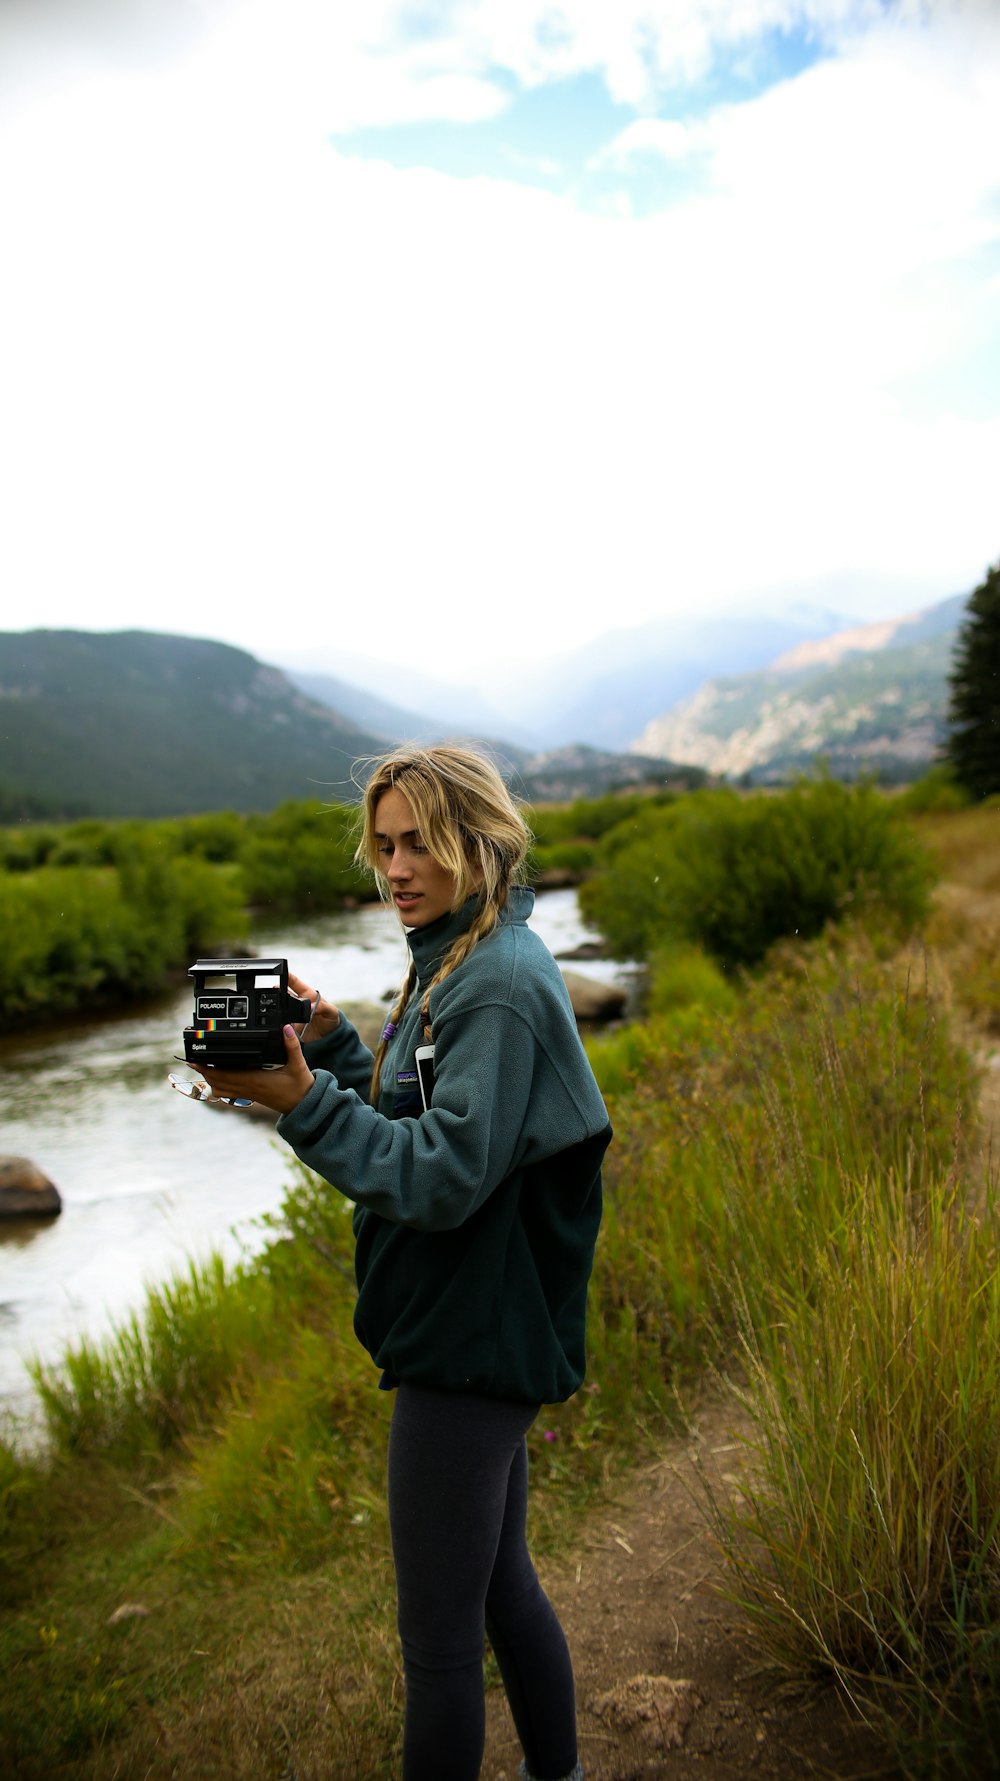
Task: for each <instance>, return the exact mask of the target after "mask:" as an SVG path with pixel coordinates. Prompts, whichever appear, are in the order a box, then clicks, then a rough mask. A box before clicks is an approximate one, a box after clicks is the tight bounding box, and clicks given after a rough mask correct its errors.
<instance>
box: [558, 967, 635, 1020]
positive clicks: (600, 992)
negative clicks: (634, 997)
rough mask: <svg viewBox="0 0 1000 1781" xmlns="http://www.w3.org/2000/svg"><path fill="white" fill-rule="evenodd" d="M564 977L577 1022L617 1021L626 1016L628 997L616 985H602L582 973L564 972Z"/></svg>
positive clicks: (597, 980)
mask: <svg viewBox="0 0 1000 1781" xmlns="http://www.w3.org/2000/svg"><path fill="white" fill-rule="evenodd" d="M562 975H563V982H564V983H565V985H566V988H567V989H568V990H569V999H570V1001H571V1002H572V1004H573V1013H574V1014H575V1015H576V1018H577V1020H617V1019H618V1018H619V1016H620V1015H622V1014H624V1012H625V1004H626V1002H627V1000H628V997H627V995H626V993H625V991H624V990H623V989H620V988H619V986H618V985H617V984H616V983H601V982H600V981H599V979H598V978H596V977H585V976H584V975H583V973H582V971H564V972H563V974H562Z"/></svg>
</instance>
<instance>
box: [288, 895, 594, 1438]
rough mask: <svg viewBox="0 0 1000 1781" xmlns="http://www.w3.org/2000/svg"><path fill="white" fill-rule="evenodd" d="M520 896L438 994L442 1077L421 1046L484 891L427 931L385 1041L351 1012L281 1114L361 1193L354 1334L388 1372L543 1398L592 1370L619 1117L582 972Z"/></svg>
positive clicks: (311, 1152) (309, 1050)
mask: <svg viewBox="0 0 1000 1781" xmlns="http://www.w3.org/2000/svg"><path fill="white" fill-rule="evenodd" d="M533 905H534V893H533V892H531V891H524V890H515V891H512V893H511V896H510V899H509V902H508V906H507V908H506V909H505V910H504V913H503V917H502V920H501V923H500V925H499V926H498V927H497V928H496V929H495V930H494V932H493V933H492V934H490V935H489V936H488V938H487V939H485V940H482V941H480V942H479V944H478V945H477V946H476V947H475V948H474V949H473V951H472V952H471V954H470V955H469V957H468V958H467V959H466V960H465V961H464V963H463V964H461V965H460V966H459V967H458V969H457V970H456V971H454V972H452V974H451V975H450V976H449V977H447V978H446V979H445V981H444V982H443V983H442V984H440V985H439V986H438V987H437V988H436V989H435V990H434V991H432V994H431V1003H430V1015H431V1024H432V1031H433V1041H434V1088H433V1095H432V1098H431V1104H430V1106H429V1108H428V1110H427V1111H426V1112H424V1111H423V1110H422V1108H421V1103H420V1097H419V1089H418V1087H417V1084H416V1066H415V1061H414V1052H415V1049H416V1047H417V1046H418V1045H420V1044H422V1043H423V1042H424V1041H423V1033H422V1028H421V1021H420V1000H421V992H422V990H423V988H424V987H426V984H427V983H428V982H429V981H430V980H431V978H432V977H433V976H434V973H435V971H436V970H437V968H438V965H439V964H440V961H441V959H442V958H443V956H444V954H445V953H446V952H447V950H448V947H449V946H450V945H451V943H452V941H453V940H454V939H455V938H456V936H457V935H458V934H459V933H461V932H463V931H464V930H465V928H466V927H467V926H468V924H469V922H470V921H471V920H472V918H473V915H474V912H475V903H474V901H473V902H470V903H468V904H466V905H465V907H464V908H463V909H462V910H460V911H459V912H458V913H457V914H454V915H446V916H442V917H440V918H439V920H437V921H435V922H432V923H430V924H429V925H428V926H427V927H426V928H422V929H416V930H414V931H413V932H411V934H410V935H409V944H410V951H411V953H412V956H413V959H414V962H415V964H416V968H417V975H418V984H419V986H420V988H419V989H418V991H417V992H416V993H415V994H414V995H413V996H411V998H410V1002H409V1004H408V1006H407V1008H406V1009H405V1011H404V1014H403V1017H402V1019H401V1021H400V1023H399V1027H398V1030H397V1031H396V1033H395V1035H394V1037H393V1038H392V1040H391V1043H390V1045H389V1047H388V1051H387V1053H386V1057H385V1061H384V1064H383V1069H382V1084H381V1090H380V1094H379V1102H378V1108H377V1109H376V1108H374V1107H372V1106H370V1105H369V1104H368V1087H369V1082H370V1078H371V1071H372V1056H371V1053H370V1052H369V1051H368V1049H367V1047H366V1046H364V1045H363V1044H362V1042H361V1040H360V1038H359V1037H358V1035H357V1033H356V1032H355V1030H354V1028H353V1027H352V1026H351V1025H350V1023H349V1022H348V1021H346V1020H345V1019H344V1018H343V1016H342V1017H341V1021H340V1025H339V1026H338V1027H337V1028H336V1029H335V1030H334V1031H333V1032H332V1033H331V1034H329V1035H328V1036H327V1037H326V1038H325V1039H323V1040H319V1041H317V1042H316V1043H315V1044H310V1045H306V1046H305V1047H304V1051H305V1055H306V1058H307V1061H308V1063H309V1066H310V1068H311V1069H312V1070H313V1072H314V1074H315V1077H316V1080H315V1082H314V1084H313V1086H312V1088H311V1089H310V1090H309V1092H308V1094H307V1095H306V1096H305V1098H304V1099H303V1100H302V1101H301V1102H300V1103H299V1105H298V1106H297V1107H296V1108H295V1109H294V1110H293V1111H292V1112H291V1113H287V1114H285V1115H284V1116H283V1117H282V1118H281V1119H280V1120H279V1122H278V1131H279V1133H280V1135H281V1137H282V1138H284V1139H285V1141H286V1142H287V1143H288V1144H289V1145H291V1148H292V1149H293V1150H294V1152H295V1154H296V1156H297V1157H299V1158H300V1159H301V1161H302V1162H303V1163H305V1164H306V1165H307V1167H309V1168H310V1169H313V1170H315V1171H316V1172H317V1173H318V1174H319V1175H321V1176H322V1177H323V1178H324V1180H326V1181H329V1182H330V1183H331V1184H332V1185H333V1186H334V1187H336V1188H337V1189H338V1190H339V1191H340V1192H341V1193H343V1194H345V1195H346V1196H347V1197H348V1198H349V1199H351V1200H353V1201H354V1202H355V1213H354V1231H355V1237H356V1253H355V1271H356V1275H357V1283H358V1302H357V1308H356V1312H355V1319H354V1324H355V1329H356V1331H357V1334H358V1336H359V1338H360V1340H361V1342H362V1343H363V1344H364V1346H365V1347H366V1348H367V1349H368V1351H369V1353H370V1354H371V1355H372V1357H373V1359H374V1360H375V1361H376V1363H377V1364H378V1365H379V1366H380V1367H382V1368H383V1369H384V1372H385V1374H386V1376H387V1382H389V1383H394V1382H396V1381H398V1380H400V1379H405V1380H407V1381H409V1382H410V1383H412V1384H416V1385H426V1386H433V1387H435V1388H437V1389H439V1390H445V1391H470V1392H477V1393H481V1394H484V1395H486V1396H489V1397H502V1398H510V1399H516V1400H522V1401H525V1402H528V1403H555V1402H559V1401H561V1400H562V1399H564V1398H568V1397H570V1396H571V1395H572V1393H573V1392H574V1391H576V1389H577V1387H578V1386H579V1385H580V1382H581V1380H582V1379H583V1374H584V1322H585V1313H586V1298H587V1282H588V1279H589V1276H590V1271H591V1268H592V1265H593V1257H594V1245H595V1242H596V1239H597V1231H598V1226H599V1224H600V1220H601V1173H600V1170H601V1159H602V1157H603V1155H604V1152H605V1150H606V1148H607V1145H608V1143H609V1141H610V1138H611V1128H610V1125H609V1124H608V1116H607V1112H606V1109H605V1107H604V1103H603V1101H602V1099H601V1096H600V1093H599V1090H598V1088H597V1084H596V1082H595V1081H594V1077H593V1073H592V1071H591V1069H590V1065H589V1063H588V1062H587V1057H586V1053H585V1052H584V1049H583V1046H582V1044H581V1043H580V1038H579V1035H578V1033H577V1030H576V1022H575V1020H574V1017H573V1011H572V1008H571V1006H570V1001H569V996H568V994H567V991H566V986H565V984H564V983H563V980H562V976H561V974H560V972H559V969H558V967H557V965H556V963H555V960H554V959H553V958H552V956H551V954H550V953H549V951H548V949H547V947H546V946H545V944H544V942H543V941H541V940H540V939H539V938H538V935H537V934H535V933H534V932H533V931H532V929H530V928H529V927H528V926H527V925H526V923H527V918H528V916H529V915H530V913H531V910H532V907H533Z"/></svg>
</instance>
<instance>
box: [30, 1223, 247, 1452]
mask: <svg viewBox="0 0 1000 1781" xmlns="http://www.w3.org/2000/svg"><path fill="white" fill-rule="evenodd" d="M276 1323H277V1310H276V1307H275V1304H274V1294H273V1291H272V1289H271V1285H270V1282H269V1280H268V1278H267V1276H266V1275H264V1274H261V1273H258V1272H257V1271H255V1270H253V1269H247V1268H239V1269H237V1270H235V1272H233V1273H232V1274H230V1273H228V1272H227V1270H226V1267H225V1264H224V1263H223V1261H222V1259H221V1258H220V1257H219V1256H212V1257H211V1258H210V1259H209V1260H208V1261H207V1262H206V1263H204V1264H203V1265H200V1266H197V1265H195V1264H192V1265H191V1267H190V1269H189V1271H188V1273H187V1274H186V1275H182V1276H180V1277H178V1278H177V1279H175V1280H173V1281H170V1282H168V1283H167V1284H166V1285H165V1286H160V1287H156V1288H154V1289H152V1290H151V1291H150V1292H149V1293H148V1294H147V1298H146V1303H145V1306H144V1308H143V1310H142V1312H141V1313H138V1314H136V1315H134V1316H132V1317H131V1318H129V1319H128V1320H127V1321H126V1322H125V1323H124V1324H123V1325H122V1326H121V1327H120V1328H119V1329H118V1330H117V1331H116V1332H115V1334H114V1336H113V1337H112V1338H111V1339H110V1340H109V1341H107V1342H104V1343H93V1342H82V1343H81V1344H80V1345H79V1346H78V1347H76V1348H73V1349H71V1350H70V1351H69V1352H68V1353H67V1355H66V1356H65V1358H64V1360H63V1362H62V1364H61V1365H60V1366H58V1367H52V1366H36V1367H35V1368H34V1369H33V1377H34V1380H35V1384H36V1386H37V1388H38V1392H39V1396H40V1399H41V1404H42V1409H43V1412H44V1415H45V1424H46V1428H47V1431H48V1434H49V1437H50V1439H51V1441H52V1443H53V1447H54V1449H55V1451H57V1452H60V1453H63V1454H73V1453H82V1454H91V1455H93V1454H101V1453H104V1454H111V1453H113V1454H114V1455H115V1456H116V1458H117V1459H118V1460H119V1461H120V1460H121V1459H123V1458H124V1457H126V1456H127V1457H129V1458H138V1457H140V1456H142V1455H147V1456H148V1455H150V1454H153V1453H156V1452H161V1451H164V1450H166V1449H168V1448H170V1447H172V1446H174V1445H175V1444H176V1443H177V1442H178V1441H179V1440H180V1439H182V1438H185V1437H188V1436H190V1435H191V1434H192V1433H193V1432H194V1431H195V1430H197V1429H199V1428H201V1427H202V1426H203V1425H204V1424H205V1422H206V1421H207V1420H208V1419H209V1418H210V1417H211V1415H212V1413H213V1412H214V1411H215V1409H216V1407H217V1406H218V1404H219V1403H220V1401H221V1400H222V1398H223V1397H224V1396H225V1395H226V1394H227V1393H228V1392H230V1390H231V1389H232V1387H233V1384H234V1382H235V1381H238V1380H239V1378H240V1376H241V1374H242V1372H243V1370H244V1369H245V1368H247V1367H252V1366H253V1364H254V1363H259V1362H260V1360H261V1359H262V1358H263V1357H264V1356H266V1355H267V1354H268V1353H269V1352H270V1349H271V1346H272V1344H273V1341H274V1332H275V1328H276Z"/></svg>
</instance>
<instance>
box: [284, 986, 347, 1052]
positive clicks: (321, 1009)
mask: <svg viewBox="0 0 1000 1781" xmlns="http://www.w3.org/2000/svg"><path fill="white" fill-rule="evenodd" d="M288 987H289V989H290V990H291V992H292V994H293V995H295V996H299V997H300V998H301V1000H302V1001H303V1002H313V1003H315V1006H314V1008H313V1011H312V1016H311V1018H310V1019H309V1020H308V1021H306V1022H305V1023H304V1024H303V1023H301V1022H299V1023H296V1025H295V1031H296V1033H297V1034H298V1036H299V1039H300V1040H304V1041H305V1043H306V1044H309V1043H310V1041H312V1040H314V1039H325V1038H326V1036H327V1034H328V1033H332V1032H333V1030H334V1028H335V1027H339V1025H340V1010H339V1008H335V1007H334V1005H333V1003H332V1002H328V1001H326V1000H325V998H324V997H323V996H321V995H320V993H319V991H318V990H316V989H310V987H309V985H308V983H305V982H304V981H303V979H302V978H301V977H296V975H295V972H294V971H289V973H288Z"/></svg>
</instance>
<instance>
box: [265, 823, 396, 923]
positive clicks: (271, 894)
mask: <svg viewBox="0 0 1000 1781" xmlns="http://www.w3.org/2000/svg"><path fill="white" fill-rule="evenodd" d="M357 820H358V819H357V812H356V811H354V810H348V809H347V808H346V807H345V806H342V805H335V804H334V805H331V804H321V803H320V802H319V801H317V802H315V803H308V804H306V803H288V804H282V805H280V806H279V808H278V809H277V810H274V811H272V812H271V814H270V815H269V816H266V817H256V818H251V819H250V820H249V823H248V833H247V838H246V841H245V843H244V847H243V854H242V864H243V882H244V885H245V889H246V895H247V898H248V900H249V902H250V903H252V904H253V905H254V906H255V907H258V908H263V909H267V910H268V911H269V912H270V913H274V912H276V911H278V910H301V911H310V910H317V911H325V910H329V909H338V908H339V907H340V906H341V904H342V903H343V902H344V899H345V898H347V897H352V898H371V897H373V896H374V895H375V891H374V888H373V885H372V881H371V879H370V877H369V876H368V875H367V873H365V872H362V871H360V870H359V868H358V867H357V866H355V864H354V849H355V847H356V845H357Z"/></svg>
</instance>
